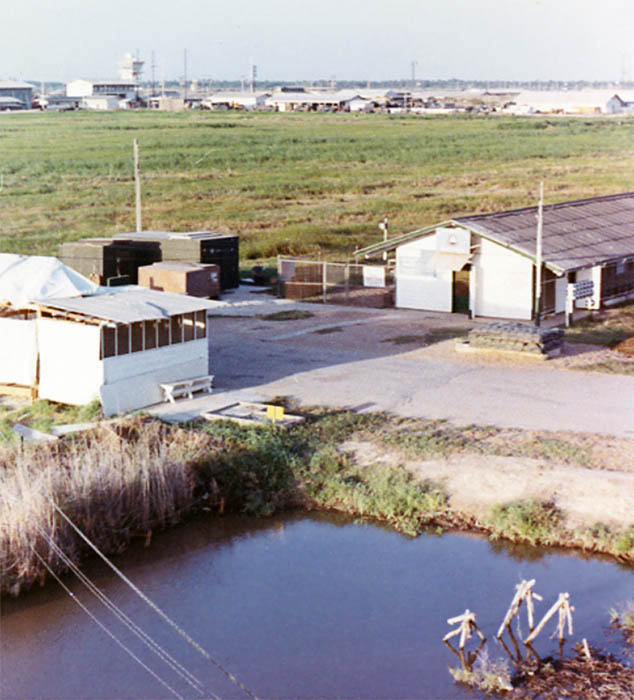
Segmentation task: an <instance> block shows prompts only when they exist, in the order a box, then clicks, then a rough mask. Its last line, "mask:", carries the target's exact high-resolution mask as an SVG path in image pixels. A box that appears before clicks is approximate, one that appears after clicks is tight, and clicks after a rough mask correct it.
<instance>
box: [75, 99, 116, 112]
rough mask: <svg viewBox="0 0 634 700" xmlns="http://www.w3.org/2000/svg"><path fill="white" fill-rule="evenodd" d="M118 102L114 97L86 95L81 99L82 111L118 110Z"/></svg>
mask: <svg viewBox="0 0 634 700" xmlns="http://www.w3.org/2000/svg"><path fill="white" fill-rule="evenodd" d="M119 103H120V100H119V98H118V97H117V96H116V95H88V96H87V97H82V98H81V106H82V109H95V110H98V111H107V110H111V109H119Z"/></svg>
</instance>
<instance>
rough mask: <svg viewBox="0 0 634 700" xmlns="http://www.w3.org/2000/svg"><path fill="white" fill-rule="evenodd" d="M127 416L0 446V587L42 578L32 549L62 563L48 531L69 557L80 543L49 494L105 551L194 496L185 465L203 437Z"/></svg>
mask: <svg viewBox="0 0 634 700" xmlns="http://www.w3.org/2000/svg"><path fill="white" fill-rule="evenodd" d="M141 423H142V420H141V419H138V418H137V419H132V420H129V421H127V422H126V423H123V424H121V425H119V426H117V428H116V429H113V428H112V427H105V426H104V427H101V428H99V429H98V430H96V431H95V432H94V433H91V434H90V435H89V436H86V437H84V438H81V439H77V440H73V441H65V442H63V443H60V444H55V445H52V446H51V445H37V446H24V447H2V448H0V576H1V581H2V586H1V592H2V593H3V594H4V593H12V594H17V593H19V591H20V590H21V589H22V588H24V587H28V586H30V585H31V584H32V583H33V582H34V581H36V580H38V579H40V580H43V579H44V576H45V573H44V571H43V567H42V565H41V563H40V562H39V560H38V559H37V557H36V556H35V554H34V550H35V551H37V552H38V553H39V554H40V556H42V557H43V558H44V559H46V560H47V561H48V562H49V563H51V564H52V565H53V566H54V568H55V570H58V571H59V570H61V569H63V568H65V567H64V566H63V564H62V563H61V562H60V561H58V559H57V557H56V555H55V554H54V553H53V551H52V550H51V547H50V544H49V538H52V539H53V540H54V541H55V542H56V544H57V545H58V546H60V547H61V548H62V549H63V550H64V552H65V553H66V555H67V556H68V557H70V558H71V559H72V560H73V561H78V559H79V558H80V556H81V554H82V551H83V547H82V545H81V542H80V540H79V539H78V537H77V536H76V535H75V533H73V531H72V530H71V528H70V527H69V526H68V525H67V524H66V523H64V521H63V520H62V519H61V518H60V517H59V516H57V515H56V514H55V511H54V508H53V505H52V503H51V500H53V501H54V502H55V503H56V504H57V505H58V506H59V507H60V508H61V509H62V510H63V511H64V512H65V513H66V514H67V515H68V516H69V517H70V518H71V520H73V522H75V523H76V524H77V526H78V527H79V528H80V529H81V530H82V531H83V532H84V533H86V534H87V536H88V537H89V538H90V539H92V540H93V541H94V542H95V543H96V544H97V546H98V547H100V548H101V549H103V550H104V551H106V552H115V551H119V550H121V549H122V548H123V547H124V546H125V545H126V544H127V542H128V541H129V540H130V538H131V537H133V536H135V535H137V534H139V533H147V532H149V531H150V530H152V529H153V528H157V527H158V528H161V527H164V526H167V525H170V524H174V523H176V522H178V521H179V520H180V519H181V517H182V515H183V514H184V512H185V511H187V510H188V509H190V508H191V507H192V505H193V503H194V486H195V475H194V474H193V471H192V469H191V468H190V465H191V464H192V463H193V462H194V461H195V460H196V459H197V458H199V457H200V454H201V448H205V447H208V444H207V443H208V439H206V437H205V436H204V435H201V434H191V433H185V432H184V431H181V430H178V429H173V428H168V427H166V426H164V425H162V424H160V423H158V422H151V421H149V422H146V423H143V425H141Z"/></svg>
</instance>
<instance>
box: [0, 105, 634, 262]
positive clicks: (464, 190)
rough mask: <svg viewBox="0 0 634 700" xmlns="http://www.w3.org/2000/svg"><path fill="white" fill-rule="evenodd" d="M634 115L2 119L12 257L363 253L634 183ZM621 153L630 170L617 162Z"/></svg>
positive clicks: (5, 216)
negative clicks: (418, 234) (385, 226)
mask: <svg viewBox="0 0 634 700" xmlns="http://www.w3.org/2000/svg"><path fill="white" fill-rule="evenodd" d="M633 136H634V118H632V117H627V116H623V117H620V118H619V119H618V120H616V119H607V118H589V119H577V118H546V117H543V118H542V117H511V116H501V115H497V116H494V115H492V116H489V117H482V116H465V115H440V116H425V117H421V116H415V115H349V114H348V115H346V114H245V113H235V114H234V113H232V114H218V113H213V112H199V111H192V112H184V113H180V114H170V113H156V112H151V111H147V112H143V111H131V112H123V111H122V112H115V113H107V114H97V113H90V112H67V113H57V114H55V113H42V114H28V115H24V114H11V115H6V116H5V117H3V119H2V122H1V123H0V140H1V142H2V156H3V157H2V164H0V175H1V176H2V189H1V190H0V217H1V219H2V226H1V230H0V251H2V252H19V253H30V254H49V255H50V254H56V252H57V248H58V245H59V244H60V243H61V242H63V241H66V240H75V239H77V238H80V237H83V236H103V235H108V234H110V233H119V232H127V231H133V230H134V229H135V220H134V188H133V179H132V170H133V168H132V140H133V138H138V139H139V142H140V148H141V170H142V177H143V226H144V228H145V229H147V230H174V231H185V230H201V229H208V228H212V229H216V230H218V231H225V232H232V233H236V234H239V235H240V239H241V253H242V257H243V260H244V261H256V260H258V261H265V260H270V259H271V258H274V257H275V256H276V255H278V254H293V255H296V254H306V253H310V254H314V253H316V252H318V251H320V252H321V253H322V254H323V255H325V256H338V255H339V256H340V255H342V254H344V255H349V253H350V251H351V250H353V249H354V248H355V247H357V246H363V245H367V244H369V243H373V242H376V241H377V240H378V239H379V236H380V231H379V230H378V228H377V225H378V222H379V221H380V220H381V219H382V218H383V217H384V216H387V217H388V218H389V222H390V231H391V233H392V235H394V234H397V233H399V232H402V231H408V230H413V229H416V228H420V227H422V226H427V225H431V224H434V223H438V222H441V221H444V220H446V219H447V218H450V217H454V216H459V215H464V214H470V213H477V212H491V211H500V210H504V209H509V208H514V207H523V206H529V205H533V204H535V203H536V201H537V199H538V193H537V189H536V187H537V183H539V181H540V180H544V181H545V183H546V201H547V203H550V202H557V201H564V200H569V199H577V198H582V197H590V196H595V195H601V194H612V193H614V192H621V191H625V190H628V189H634V146H633V144H634V139H633ZM615 157H616V158H618V161H619V167H616V168H615V167H614V159H615Z"/></svg>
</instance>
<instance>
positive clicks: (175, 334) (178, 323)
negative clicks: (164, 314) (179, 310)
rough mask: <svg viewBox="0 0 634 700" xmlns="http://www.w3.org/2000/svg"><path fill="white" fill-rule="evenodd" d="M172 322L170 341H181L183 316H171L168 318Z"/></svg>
mask: <svg viewBox="0 0 634 700" xmlns="http://www.w3.org/2000/svg"><path fill="white" fill-rule="evenodd" d="M170 322H171V324H172V343H182V342H183V317H182V316H172V317H171V318H170Z"/></svg>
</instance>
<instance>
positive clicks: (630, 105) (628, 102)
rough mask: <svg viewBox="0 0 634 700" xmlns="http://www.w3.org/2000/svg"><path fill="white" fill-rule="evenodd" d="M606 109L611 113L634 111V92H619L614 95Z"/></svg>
mask: <svg viewBox="0 0 634 700" xmlns="http://www.w3.org/2000/svg"><path fill="white" fill-rule="evenodd" d="M606 111H607V112H609V113H610V114H619V113H621V112H634V92H632V91H629V92H618V93H617V94H616V95H613V96H612V97H611V98H610V99H609V100H608V102H607V104H606Z"/></svg>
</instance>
